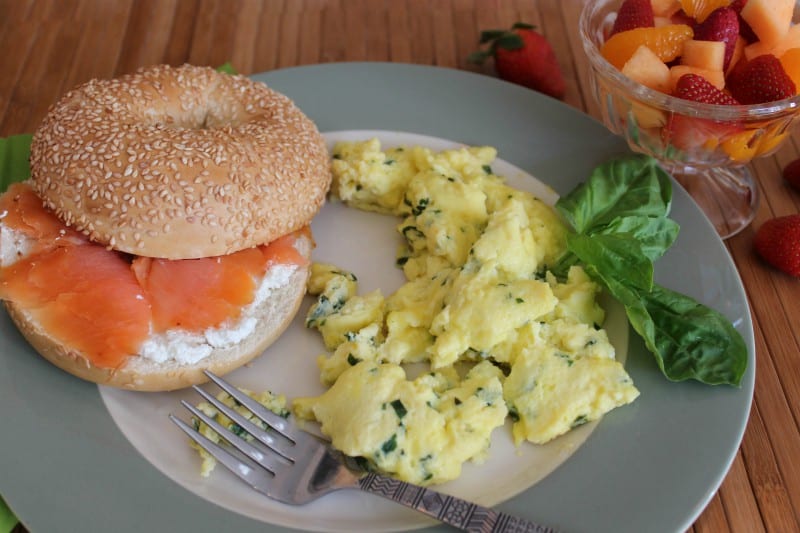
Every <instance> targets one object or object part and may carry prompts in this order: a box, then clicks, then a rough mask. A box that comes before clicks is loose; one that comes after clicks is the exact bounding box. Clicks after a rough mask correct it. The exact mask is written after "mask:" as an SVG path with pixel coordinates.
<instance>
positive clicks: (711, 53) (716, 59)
mask: <svg viewBox="0 0 800 533" xmlns="http://www.w3.org/2000/svg"><path fill="white" fill-rule="evenodd" d="M681 64H682V65H689V66H690V67H698V68H702V69H706V70H722V67H723V65H724V64H725V43H724V42H722V41H696V40H694V39H691V40H688V41H686V42H685V43H683V55H681Z"/></svg>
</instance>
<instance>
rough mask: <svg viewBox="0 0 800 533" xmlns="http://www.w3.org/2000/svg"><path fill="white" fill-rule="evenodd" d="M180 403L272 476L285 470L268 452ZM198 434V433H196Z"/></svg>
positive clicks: (278, 460) (193, 407) (274, 456)
mask: <svg viewBox="0 0 800 533" xmlns="http://www.w3.org/2000/svg"><path fill="white" fill-rule="evenodd" d="M181 403H182V404H183V406H184V407H186V408H187V409H188V410H189V411H190V412H191V413H192V414H193V415H194V416H196V417H197V418H199V419H200V420H202V421H203V422H205V423H206V424H208V426H209V427H210V428H211V429H213V430H214V431H216V432H217V433H218V434H219V436H220V437H222V438H223V439H225V440H226V441H227V442H228V443H229V444H230V445H231V446H233V447H234V448H236V449H237V450H239V451H240V452H242V453H243V454H245V455H246V456H247V457H249V458H250V459H252V460H253V461H255V462H256V463H258V464H259V465H261V466H263V467H264V468H266V469H267V470H269V471H270V472H271V473H272V474H276V473H277V472H279V471H280V470H281V469H283V468H286V466H287V465H288V464H289V463H287V462H285V461H281V460H280V459H279V458H278V456H277V455H274V454H272V453H270V452H267V453H264V452H262V451H261V450H259V449H258V448H256V447H255V446H253V445H252V444H250V443H249V442H247V441H246V440H244V439H243V438H241V437H239V436H237V435H235V434H234V433H231V431H230V430H229V429H227V428H226V427H224V426H222V425H221V424H220V423H219V422H217V421H216V420H214V419H213V418H211V417H210V416H208V415H206V414H205V413H204V412H202V411H201V410H199V409H197V408H196V407H195V406H193V405H192V404H190V403H189V402H187V401H184V400H181ZM198 433H199V432H198ZM209 453H211V452H209Z"/></svg>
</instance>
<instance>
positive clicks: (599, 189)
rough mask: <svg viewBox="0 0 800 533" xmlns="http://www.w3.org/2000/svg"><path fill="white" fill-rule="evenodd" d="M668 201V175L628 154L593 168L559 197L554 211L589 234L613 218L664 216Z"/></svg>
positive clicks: (646, 160)
mask: <svg viewBox="0 0 800 533" xmlns="http://www.w3.org/2000/svg"><path fill="white" fill-rule="evenodd" d="M671 198H672V184H671V182H670V180H669V175H668V174H667V173H666V172H665V171H664V170H663V169H662V168H661V167H660V166H659V165H658V162H657V161H656V160H655V159H653V158H652V157H648V156H644V155H630V156H624V157H619V158H616V159H612V160H610V161H608V162H606V163H603V164H601V165H599V166H598V167H596V168H595V169H594V171H592V174H591V175H590V177H589V179H588V180H587V181H586V182H585V183H582V184H581V185H579V186H578V187H576V188H575V189H574V190H573V191H572V192H570V193H569V194H568V195H566V196H562V197H561V198H559V200H558V202H556V209H558V211H559V212H560V213H561V214H562V215H563V216H564V217H565V218H566V219H567V221H568V222H569V223H570V224H571V225H572V227H573V228H574V230H575V231H576V232H578V233H591V232H593V231H597V230H599V229H602V228H603V227H604V226H606V225H608V224H610V223H611V222H612V221H613V220H614V219H616V218H621V217H628V216H648V217H664V216H666V215H667V214H668V213H669V209H670V202H671Z"/></svg>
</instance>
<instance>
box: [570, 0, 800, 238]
mask: <svg viewBox="0 0 800 533" xmlns="http://www.w3.org/2000/svg"><path fill="white" fill-rule="evenodd" d="M621 3H622V0H588V1H587V2H586V4H585V5H584V8H583V11H582V13H581V18H580V35H581V40H582V42H583V47H584V49H585V51H586V55H587V56H588V58H589V63H590V65H591V69H590V82H591V86H592V89H593V91H594V96H595V98H596V99H597V102H598V103H599V104H600V110H601V114H602V117H603V122H604V123H605V125H606V127H607V128H608V129H609V130H611V131H612V132H614V133H615V134H618V135H622V136H623V137H624V138H625V139H626V140H627V142H628V145H629V146H630V147H631V149H632V150H633V151H635V152H641V153H645V154H648V155H651V156H653V157H655V158H656V159H658V160H659V161H660V163H661V165H662V166H663V167H664V169H665V170H667V171H668V172H669V173H670V174H672V175H673V176H674V177H675V179H677V180H678V182H679V183H680V184H681V185H682V186H683V187H684V188H685V189H686V190H687V191H688V192H689V194H690V195H691V196H692V198H693V199H694V200H695V202H697V204H698V205H699V206H700V208H701V209H702V210H703V212H704V213H705V214H706V216H707V217H708V218H709V219H710V220H711V222H712V223H713V224H714V226H715V227H716V229H717V232H718V233H719V235H720V236H721V237H722V238H723V239H725V238H728V237H731V236H733V235H735V234H737V233H739V232H740V231H741V230H742V229H744V228H745V227H747V225H748V224H749V223H750V222H751V221H752V220H753V218H754V217H755V212H756V210H757V209H758V204H759V192H758V185H757V184H756V182H755V180H754V178H753V174H752V173H751V172H750V170H749V169H748V168H747V164H748V163H749V162H750V161H751V160H752V159H753V158H756V157H762V156H766V155H769V154H771V153H773V152H775V150H777V149H778V148H779V147H780V146H781V144H782V143H783V142H784V141H785V140H786V139H787V138H788V137H789V134H790V132H791V129H792V127H793V126H794V125H795V124H796V123H797V121H798V119H799V118H800V96H794V97H792V98H787V99H785V100H780V101H777V102H770V103H768V104H756V105H741V106H725V105H712V104H702V103H698V102H692V101H689V100H684V99H681V98H676V97H673V96H670V95H668V94H665V93H662V92H659V91H656V90H654V89H650V88H649V87H646V86H644V85H642V84H640V83H637V82H635V81H633V80H631V79H630V78H628V77H626V76H624V75H623V74H622V73H621V72H620V71H619V70H617V68H615V67H614V66H613V65H612V64H611V63H609V62H608V61H606V59H605V58H604V57H603V56H602V55H601V54H600V51H599V50H600V47H601V46H602V44H603V43H604V42H605V36H606V35H607V34H608V33H609V32H610V29H611V27H612V25H613V23H614V18H615V14H616V12H617V9H618V8H619V5H620V4H621Z"/></svg>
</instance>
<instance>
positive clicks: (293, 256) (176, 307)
mask: <svg viewBox="0 0 800 533" xmlns="http://www.w3.org/2000/svg"><path fill="white" fill-rule="evenodd" d="M300 231H301V232H302V231H304V230H300ZM297 233H299V232H296V233H292V234H289V235H286V236H284V237H281V238H279V239H276V240H275V241H273V242H272V243H270V244H268V245H266V246H258V247H256V248H248V249H246V250H241V251H239V252H235V253H232V254H229V255H225V256H219V257H205V258H201V259H182V260H172V261H170V260H167V259H153V258H149V257H137V258H136V259H134V261H133V264H132V265H131V268H132V269H133V271H134V273H135V274H136V278H137V279H138V280H139V284H140V285H141V286H142V288H143V289H144V291H145V293H146V294H147V298H148V300H149V301H150V302H151V305H152V309H153V329H154V331H156V332H163V331H166V330H168V329H172V328H181V329H185V330H188V331H195V332H197V331H203V330H205V329H206V328H210V327H215V326H218V325H220V324H222V323H223V322H224V321H225V320H227V319H229V318H234V319H235V318H238V317H239V313H240V311H241V309H242V307H243V306H245V305H247V304H249V303H251V302H252V301H253V298H254V296H255V287H256V285H255V279H256V278H260V277H261V276H263V275H264V273H265V272H266V271H267V269H268V268H269V266H270V265H272V264H283V265H291V264H294V265H298V266H305V265H306V264H307V260H306V258H305V257H303V255H302V254H300V252H298V251H297V249H296V248H295V246H294V244H295V242H296V239H297Z"/></svg>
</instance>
